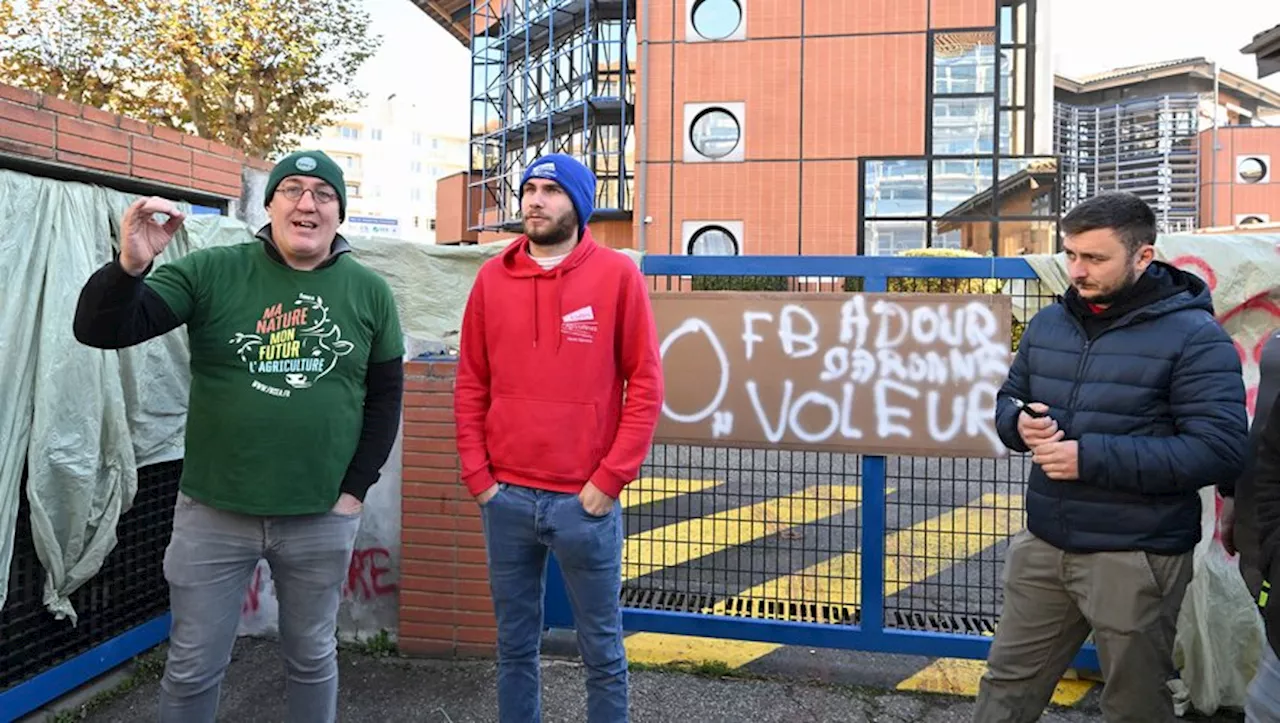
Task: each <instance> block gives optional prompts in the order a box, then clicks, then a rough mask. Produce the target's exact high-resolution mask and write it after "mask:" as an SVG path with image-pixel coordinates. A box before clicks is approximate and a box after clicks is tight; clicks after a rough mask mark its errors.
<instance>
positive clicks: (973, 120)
mask: <svg viewBox="0 0 1280 723" xmlns="http://www.w3.org/2000/svg"><path fill="white" fill-rule="evenodd" d="M995 131H996V114H995V102H994V101H993V100H992V99H990V98H934V100H933V152H934V153H935V154H937V155H951V154H957V155H974V154H978V153H987V154H989V153H991V152H992V151H993V150H994V147H995Z"/></svg>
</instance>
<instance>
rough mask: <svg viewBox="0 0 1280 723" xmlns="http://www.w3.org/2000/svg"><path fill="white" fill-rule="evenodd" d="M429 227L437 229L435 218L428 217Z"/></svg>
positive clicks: (433, 229)
mask: <svg viewBox="0 0 1280 723" xmlns="http://www.w3.org/2000/svg"><path fill="white" fill-rule="evenodd" d="M427 228H428V229H430V230H432V231H435V230H436V220H435V219H434V218H433V219H428V221H427Z"/></svg>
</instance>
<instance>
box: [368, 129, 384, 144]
mask: <svg viewBox="0 0 1280 723" xmlns="http://www.w3.org/2000/svg"><path fill="white" fill-rule="evenodd" d="M369 139H370V140H375V141H380V140H382V129H381V128H374V129H373V130H371V131H369Z"/></svg>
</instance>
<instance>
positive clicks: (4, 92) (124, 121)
mask: <svg viewBox="0 0 1280 723" xmlns="http://www.w3.org/2000/svg"><path fill="white" fill-rule="evenodd" d="M0 154H3V155H7V156H12V157H14V158H18V159H24V160H29V161H35V162H41V163H49V164H55V165H58V166H64V167H69V168H72V169H77V170H87V171H93V172H98V173H102V174H107V175H109V176H112V177H116V178H126V179H132V180H137V181H145V182H148V183H152V184H156V185H158V186H163V187H168V188H176V189H186V190H190V191H195V192H198V193H199V194H201V195H212V196H217V197H221V198H227V199H238V198H240V194H241V189H242V185H243V180H242V176H243V172H244V169H245V168H246V167H248V168H253V169H257V170H263V171H269V170H270V169H271V164H269V163H267V162H265V161H261V160H258V159H251V158H248V157H247V156H245V154H243V153H241V152H240V151H237V150H236V149H234V148H231V147H230V146H225V145H222V144H221V143H213V142H211V141H208V140H206V139H204V138H197V137H195V136H191V135H184V134H182V133H179V132H177V131H175V130H173V129H171V128H162V127H159V126H154V125H150V124H147V123H142V122H140V121H136V120H134V119H132V118H125V117H123V116H119V115H115V114H113V113H107V112H105V111H102V110H99V109H97V108H90V107H88V106H82V105H76V104H75V103H70V102H68V101H65V100H62V99H61V98H56V97H54V96H50V95H41V94H39V93H33V92H31V91H29V90H22V89H20V88H14V87H12V86H8V85H0Z"/></svg>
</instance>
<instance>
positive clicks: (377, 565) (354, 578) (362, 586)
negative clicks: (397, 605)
mask: <svg viewBox="0 0 1280 723" xmlns="http://www.w3.org/2000/svg"><path fill="white" fill-rule="evenodd" d="M390 565H391V553H390V552H389V551H387V549H386V548H385V547H369V548H366V549H364V550H356V551H355V552H354V553H352V555H351V567H350V568H349V569H348V570H347V582H346V583H345V584H344V585H343V586H342V596H343V597H352V598H357V599H361V600H373V599H374V598H379V597H382V596H383V595H390V594H391V593H393V592H395V591H396V584H395V582H392V581H389V580H386V579H385V578H386V576H388V575H390V574H391V567H390Z"/></svg>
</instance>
